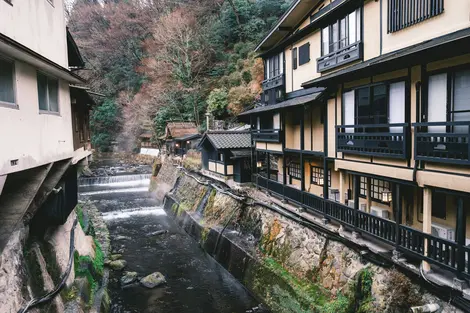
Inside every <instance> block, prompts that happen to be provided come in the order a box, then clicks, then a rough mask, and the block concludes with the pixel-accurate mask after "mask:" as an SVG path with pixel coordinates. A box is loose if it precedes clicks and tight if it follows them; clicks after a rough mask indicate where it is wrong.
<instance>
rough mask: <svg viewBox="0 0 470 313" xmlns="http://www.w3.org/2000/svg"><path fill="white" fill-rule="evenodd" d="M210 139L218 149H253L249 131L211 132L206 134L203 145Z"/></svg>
mask: <svg viewBox="0 0 470 313" xmlns="http://www.w3.org/2000/svg"><path fill="white" fill-rule="evenodd" d="M205 139H208V140H209V141H210V143H211V144H212V145H213V146H214V148H216V149H239V148H251V133H250V132H249V131H209V132H206V133H205V134H204V137H203V138H202V140H201V144H202V143H203V142H204V141H205Z"/></svg>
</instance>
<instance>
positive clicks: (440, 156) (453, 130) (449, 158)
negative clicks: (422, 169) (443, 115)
mask: <svg viewBox="0 0 470 313" xmlns="http://www.w3.org/2000/svg"><path fill="white" fill-rule="evenodd" d="M413 126H414V128H415V151H414V153H415V159H416V160H421V161H430V162H437V163H451V164H462V165H469V164H470V122H432V123H416V124H413Z"/></svg>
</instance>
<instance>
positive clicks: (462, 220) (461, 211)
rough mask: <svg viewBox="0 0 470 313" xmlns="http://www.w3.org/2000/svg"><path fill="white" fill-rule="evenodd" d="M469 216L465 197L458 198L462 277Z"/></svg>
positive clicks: (459, 261)
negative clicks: (464, 201) (464, 204)
mask: <svg viewBox="0 0 470 313" xmlns="http://www.w3.org/2000/svg"><path fill="white" fill-rule="evenodd" d="M466 222H467V216H466V212H465V208H464V207H463V198H462V197H458V199H457V234H456V235H457V238H456V239H457V276H458V278H460V279H462V276H463V275H462V273H463V272H464V271H465V250H464V249H463V248H464V246H465V238H466V229H467V225H466Z"/></svg>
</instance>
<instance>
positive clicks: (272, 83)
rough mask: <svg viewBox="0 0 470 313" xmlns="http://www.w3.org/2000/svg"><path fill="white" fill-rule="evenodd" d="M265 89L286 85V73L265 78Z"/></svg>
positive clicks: (263, 83)
mask: <svg viewBox="0 0 470 313" xmlns="http://www.w3.org/2000/svg"><path fill="white" fill-rule="evenodd" d="M262 85H263V91H266V90H269V89H273V88H276V87H280V86H283V85H284V74H279V75H276V76H274V77H271V78H268V79H266V80H263V82H262Z"/></svg>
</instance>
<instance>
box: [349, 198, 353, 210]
mask: <svg viewBox="0 0 470 313" xmlns="http://www.w3.org/2000/svg"><path fill="white" fill-rule="evenodd" d="M348 207H350V208H353V209H354V200H348Z"/></svg>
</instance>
